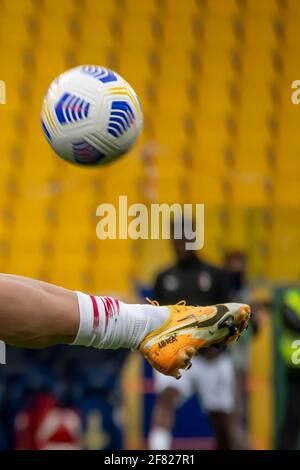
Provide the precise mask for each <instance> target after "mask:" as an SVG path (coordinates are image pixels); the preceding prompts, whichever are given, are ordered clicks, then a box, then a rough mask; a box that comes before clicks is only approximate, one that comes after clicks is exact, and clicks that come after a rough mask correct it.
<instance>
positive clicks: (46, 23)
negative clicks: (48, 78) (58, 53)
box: [40, 17, 76, 55]
mask: <svg viewBox="0 0 300 470" xmlns="http://www.w3.org/2000/svg"><path fill="white" fill-rule="evenodd" d="M40 41H41V42H40V47H43V48H44V50H45V52H46V55H47V53H48V50H52V49H66V48H67V47H68V46H73V47H74V44H75V42H76V36H75V37H74V35H73V34H72V30H71V25H70V21H69V20H67V19H65V18H60V19H58V18H51V17H50V18H47V17H46V18H44V20H43V21H42V22H41V34H40Z"/></svg>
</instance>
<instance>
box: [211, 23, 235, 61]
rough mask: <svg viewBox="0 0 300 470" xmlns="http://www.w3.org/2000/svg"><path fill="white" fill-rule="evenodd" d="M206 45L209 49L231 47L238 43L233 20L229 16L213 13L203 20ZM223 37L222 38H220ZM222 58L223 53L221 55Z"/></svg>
mask: <svg viewBox="0 0 300 470" xmlns="http://www.w3.org/2000/svg"><path fill="white" fill-rule="evenodd" d="M203 31H204V47H205V48H206V50H207V51H208V50H209V49H210V48H211V47H212V48H214V49H219V50H223V49H227V50H228V49H230V48H232V47H234V46H235V45H236V44H237V43H238V39H237V37H236V35H235V33H234V28H233V22H232V20H231V21H228V18H226V17H222V16H217V15H212V16H210V17H208V18H207V19H206V20H205V21H204V22H203ZM220 38H222V40H220ZM220 58H221V55H220Z"/></svg>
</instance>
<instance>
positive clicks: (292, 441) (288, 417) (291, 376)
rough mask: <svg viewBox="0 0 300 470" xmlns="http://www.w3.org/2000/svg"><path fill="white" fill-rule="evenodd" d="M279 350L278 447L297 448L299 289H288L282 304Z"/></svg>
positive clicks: (299, 416) (299, 426)
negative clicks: (282, 392) (282, 375)
mask: <svg viewBox="0 0 300 470" xmlns="http://www.w3.org/2000/svg"><path fill="white" fill-rule="evenodd" d="M280 314H281V318H280V320H281V338H280V343H279V346H280V351H281V355H282V358H283V360H284V363H285V365H286V405H285V409H284V413H283V424H282V427H281V432H280V438H279V448H280V449H283V450H289V449H297V448H298V447H297V444H298V439H299V432H300V361H299V360H297V359H298V357H299V354H298V355H297V357H296V358H295V355H296V354H295V353H296V350H295V347H294V344H295V341H299V339H300V289H299V288H290V289H287V290H286V291H285V292H284V294H283V298H282V304H281V310H280Z"/></svg>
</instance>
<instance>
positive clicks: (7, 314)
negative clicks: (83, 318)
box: [0, 274, 79, 348]
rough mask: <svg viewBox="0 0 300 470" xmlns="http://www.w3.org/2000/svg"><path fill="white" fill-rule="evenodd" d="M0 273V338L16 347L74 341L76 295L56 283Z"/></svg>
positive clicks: (77, 314) (77, 313) (77, 319)
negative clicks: (51, 283)
mask: <svg viewBox="0 0 300 470" xmlns="http://www.w3.org/2000/svg"><path fill="white" fill-rule="evenodd" d="M45 286H47V284H46V283H45V285H43V283H39V282H38V281H34V280H30V279H26V278H25V279H22V278H18V277H17V276H16V277H14V276H7V275H5V274H0V339H1V340H3V341H5V342H6V343H7V344H10V345H12V346H16V347H30V348H39V347H48V346H51V345H54V344H61V343H71V342H72V341H74V339H75V337H76V334H77V331H78V327H79V308H78V301H77V295H76V293H75V292H72V291H69V290H67V289H63V288H60V287H56V286H51V289H49V288H46V287H45Z"/></svg>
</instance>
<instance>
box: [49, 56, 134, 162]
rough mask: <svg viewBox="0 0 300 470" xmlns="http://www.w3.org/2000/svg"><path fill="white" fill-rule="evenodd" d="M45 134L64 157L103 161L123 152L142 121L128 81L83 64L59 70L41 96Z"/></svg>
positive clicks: (106, 70) (77, 160)
mask: <svg viewBox="0 0 300 470" xmlns="http://www.w3.org/2000/svg"><path fill="white" fill-rule="evenodd" d="M41 122H42V128H43V131H44V134H45V136H46V138H47V140H48V142H49V144H50V145H51V147H52V148H53V149H54V150H55V152H56V153H57V154H58V155H59V156H60V157H61V158H63V159H64V160H67V161H68V162H71V163H75V164H78V165H82V166H90V165H102V164H105V163H108V162H111V161H112V160H115V159H116V158H118V157H120V156H121V155H123V154H125V153H126V152H127V151H128V150H129V149H130V148H131V147H132V146H133V144H134V143H135V141H136V139H137V137H138V135H139V133H140V132H141V129H142V126H143V113H142V109H141V106H140V103H139V100H138V97H137V95H136V93H135V92H134V90H133V89H132V88H131V86H130V85H129V84H128V83H127V82H126V81H125V80H124V79H123V78H122V77H120V75H118V74H117V73H115V72H113V71H112V70H109V69H106V68H104V67H100V66H97V65H82V66H79V67H75V68H73V69H70V70H68V71H66V72H64V73H62V74H61V75H59V76H58V77H57V78H56V79H55V80H54V81H53V82H52V83H51V85H50V87H49V89H48V92H47V94H46V96H45V98H44V102H43V107H42V112H41Z"/></svg>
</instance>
